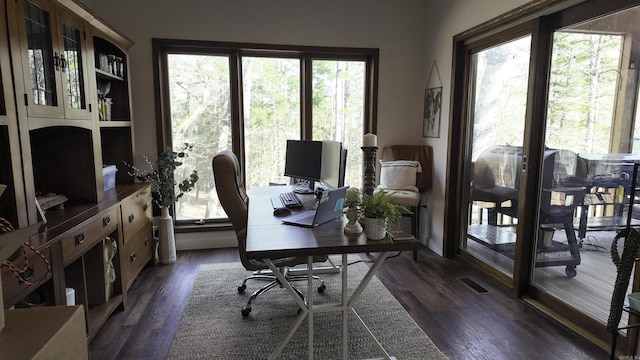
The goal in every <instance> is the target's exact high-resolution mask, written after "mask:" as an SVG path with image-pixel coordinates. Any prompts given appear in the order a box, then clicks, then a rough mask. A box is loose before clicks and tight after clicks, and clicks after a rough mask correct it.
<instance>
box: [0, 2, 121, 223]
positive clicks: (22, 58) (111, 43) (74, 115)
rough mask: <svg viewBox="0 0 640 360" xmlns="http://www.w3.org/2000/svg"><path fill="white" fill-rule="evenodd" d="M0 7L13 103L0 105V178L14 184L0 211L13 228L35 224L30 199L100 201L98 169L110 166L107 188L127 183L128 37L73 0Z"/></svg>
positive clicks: (79, 202)
mask: <svg viewBox="0 0 640 360" xmlns="http://www.w3.org/2000/svg"><path fill="white" fill-rule="evenodd" d="M2 1H5V0H2ZM6 9H7V12H6V14H4V18H5V19H6V22H7V29H8V33H7V34H2V33H0V36H2V35H5V36H7V37H8V40H9V41H8V45H7V44H5V45H7V47H8V49H7V50H8V52H7V53H6V54H8V56H7V58H10V61H8V62H6V66H3V67H6V71H9V75H8V76H7V79H8V80H9V81H8V86H9V88H8V90H9V91H11V93H12V94H11V95H12V96H13V97H12V98H11V99H9V100H11V104H17V106H15V107H14V108H13V109H9V107H8V106H7V110H8V111H7V112H9V111H11V113H12V114H13V116H14V117H15V121H14V122H13V123H12V126H13V128H10V127H9V126H7V127H6V128H5V129H2V128H0V137H4V138H8V140H10V141H11V144H10V145H8V146H7V145H5V149H2V146H3V145H4V144H5V143H0V151H1V152H2V154H3V153H5V152H6V153H7V154H8V155H7V159H8V158H11V159H12V164H11V165H14V164H16V165H15V170H14V171H12V174H10V175H7V176H2V174H1V173H0V184H2V183H4V182H9V180H11V181H12V182H13V183H15V184H16V186H15V189H14V188H10V189H8V190H10V191H11V194H10V195H11V196H14V194H15V196H17V197H18V198H16V201H15V203H13V204H11V205H9V206H7V208H8V209H7V210H8V211H5V212H8V213H10V215H11V220H12V221H14V224H16V225H19V226H20V227H22V226H26V225H28V224H33V223H35V222H37V221H38V220H39V218H40V216H39V212H38V210H37V206H38V204H37V203H36V198H38V197H39V196H44V195H50V194H56V195H62V196H63V197H65V198H67V199H68V202H67V203H66V204H65V205H64V206H76V205H84V204H91V203H97V202H101V201H103V199H104V198H105V189H104V173H103V165H115V166H116V167H117V169H118V172H117V173H116V181H115V182H116V185H118V184H131V183H133V182H134V179H133V178H132V177H131V176H128V174H127V171H126V170H127V169H126V168H125V165H124V163H125V162H127V163H133V158H134V155H133V154H134V145H133V142H134V135H133V119H132V116H131V114H132V112H131V97H130V91H129V88H130V83H129V76H128V75H129V68H128V54H127V51H128V49H129V47H130V46H131V45H132V42H131V41H130V40H129V39H127V38H126V37H125V36H123V35H121V34H120V33H118V32H117V31H116V30H114V29H112V28H110V27H109V26H107V25H106V24H104V23H103V22H102V21H101V20H100V19H98V18H96V17H95V16H94V15H93V14H92V13H91V12H90V11H89V10H87V9H86V8H85V7H84V6H83V5H82V4H81V3H79V2H77V1H75V0H59V1H52V0H11V1H8V2H7V4H6ZM3 30H4V29H2V31H3ZM2 45H3V44H2V43H0V47H1V46H2ZM2 56H5V53H4V52H2ZM105 58H106V59H107V61H106V65H107V66H106V67H103V66H102V65H103V64H102V63H101V60H102V59H105ZM0 59H1V58H0ZM110 60H113V61H110ZM0 65H2V63H0ZM3 70H5V69H3ZM12 77H13V79H14V82H13V83H12V82H11V78H12ZM4 80H5V78H4V76H3V82H4V83H7V81H4ZM107 99H108V103H109V106H108V108H109V110H108V111H107V106H106V105H107ZM107 119H111V121H104V120H107ZM14 128H15V129H14ZM7 144H8V142H7ZM9 155H10V157H9ZM0 161H2V163H3V165H4V163H7V165H9V164H8V160H0ZM22 165H25V166H22ZM3 168H7V167H3ZM0 171H1V170H0ZM16 174H18V176H19V178H15V177H13V176H11V175H16ZM5 178H6V180H5ZM3 181H4V182H3ZM22 194H24V195H22ZM0 206H1V205H0ZM0 210H2V208H1V207H0ZM45 210H46V209H45ZM0 216H2V214H0Z"/></svg>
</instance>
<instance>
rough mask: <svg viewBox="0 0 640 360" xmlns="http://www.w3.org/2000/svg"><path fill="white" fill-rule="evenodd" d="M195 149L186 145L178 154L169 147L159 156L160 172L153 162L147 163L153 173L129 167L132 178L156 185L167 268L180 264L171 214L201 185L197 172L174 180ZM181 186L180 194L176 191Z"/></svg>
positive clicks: (161, 250)
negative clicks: (180, 201) (171, 209)
mask: <svg viewBox="0 0 640 360" xmlns="http://www.w3.org/2000/svg"><path fill="white" fill-rule="evenodd" d="M192 148H193V145H192V144H189V143H185V144H183V145H182V148H181V149H180V150H178V151H174V150H173V149H172V148H171V147H169V146H167V147H166V149H165V151H164V152H163V153H161V154H160V155H158V160H157V162H156V166H157V168H155V167H154V166H153V164H152V163H151V161H149V158H147V157H146V156H145V157H144V160H145V161H146V163H147V165H148V167H149V169H150V170H149V171H143V170H140V169H138V168H136V167H134V166H132V165H129V164H126V163H125V164H126V165H127V166H128V167H129V169H130V171H129V175H131V176H134V177H135V178H136V179H137V180H138V181H141V182H150V183H152V191H154V192H155V193H156V194H157V196H156V197H155V198H154V200H153V201H154V202H155V203H156V205H158V207H159V208H160V219H159V224H158V235H159V238H160V243H159V251H158V252H159V258H160V262H161V263H163V264H171V263H174V262H175V261H176V244H175V235H174V232H173V219H172V217H171V214H170V213H169V208H170V207H171V205H173V204H174V203H175V202H176V201H178V200H179V199H180V198H181V197H182V196H184V194H185V193H187V192H189V191H191V190H192V189H193V188H194V187H195V184H196V182H197V181H198V172H197V171H196V170H193V171H192V172H191V174H190V175H189V177H187V178H186V179H184V180H183V181H182V182H179V183H177V182H176V181H175V179H174V173H175V171H176V169H177V168H178V167H179V166H181V165H182V159H184V158H186V157H188V156H189V154H188V153H187V151H189V150H191V149H192ZM176 185H177V186H178V191H176V189H175V187H176Z"/></svg>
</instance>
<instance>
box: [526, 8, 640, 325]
mask: <svg viewBox="0 0 640 360" xmlns="http://www.w3.org/2000/svg"><path fill="white" fill-rule="evenodd" d="M638 10H639V9H638V8H633V9H629V10H625V11H622V12H617V13H614V14H612V15H609V16H605V17H599V18H596V19H593V20H589V21H586V22H582V23H579V24H576V25H571V26H568V27H563V28H561V29H558V30H555V31H554V32H553V35H552V37H553V38H552V46H551V51H552V55H551V66H550V77H549V89H548V98H547V111H546V121H545V128H546V131H545V137H544V145H543V146H544V149H545V151H544V156H543V166H542V179H541V186H540V187H539V198H540V205H539V223H538V240H537V242H536V243H535V252H534V256H535V259H534V262H533V263H534V264H535V270H534V271H533V277H532V281H531V283H532V285H533V286H534V287H535V289H536V297H538V298H539V299H541V300H542V301H545V302H547V303H552V302H551V301H552V300H551V299H553V303H555V305H552V306H554V307H556V308H558V309H563V311H565V312H566V313H568V314H570V313H576V314H581V315H582V316H584V318H585V320H578V322H582V323H584V324H588V323H590V322H595V323H599V324H603V325H604V324H606V323H607V320H608V318H609V313H610V305H611V300H612V294H613V289H614V285H615V284H616V277H617V270H618V269H617V268H616V265H615V264H614V263H613V261H612V259H611V245H612V242H613V239H614V238H615V236H616V233H617V232H618V231H619V230H621V229H623V228H624V227H625V226H626V225H627V219H628V218H627V216H628V215H629V212H628V211H629V210H631V208H630V207H629V200H630V199H629V193H630V191H631V181H632V176H631V175H632V172H633V163H634V162H637V161H640V155H637V149H636V151H634V152H636V154H633V153H632V150H633V143H634V138H635V136H634V125H633V119H634V116H633V110H634V108H635V107H636V105H635V103H636V102H637V96H638V92H637V88H638V79H637V75H636V69H635V67H636V66H635V60H634V59H638V54H640V47H638V45H637V44H636V43H637V40H634V37H636V36H637V35H635V34H638V33H640V26H638V25H636V22H635V21H628V20H629V19H631V18H635V16H637V14H638ZM636 126H637V125H636ZM631 215H633V216H632V218H631V221H632V225H634V226H636V225H638V224H640V222H639V221H638V220H637V219H636V218H638V215H640V213H638V214H635V212H632V214H631ZM619 250H620V251H621V250H622V248H620V249H619ZM623 291H626V292H631V289H630V288H629V289H623ZM576 318H577V319H580V318H579V317H576ZM627 318H628V314H627V313H626V312H623V318H622V323H621V326H622V325H624V323H625V322H626V319H627ZM623 333H624V332H623Z"/></svg>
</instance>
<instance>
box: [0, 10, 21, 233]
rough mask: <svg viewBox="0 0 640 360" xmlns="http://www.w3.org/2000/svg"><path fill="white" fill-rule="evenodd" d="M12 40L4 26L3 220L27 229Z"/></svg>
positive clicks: (0, 32)
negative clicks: (12, 62) (14, 87)
mask: <svg viewBox="0 0 640 360" xmlns="http://www.w3.org/2000/svg"><path fill="white" fill-rule="evenodd" d="M5 5H6V4H5V0H0V17H1V18H2V19H6V18H7V14H6V12H5V9H6V7H5ZM12 76H13V75H12V72H11V58H10V52H9V37H8V35H7V29H6V26H0V184H2V185H4V186H6V188H5V189H4V191H0V216H1V217H4V218H6V219H7V220H8V221H10V222H11V223H12V224H14V225H17V224H20V225H21V226H26V225H27V209H26V207H25V205H24V204H25V194H24V181H23V178H22V159H21V156H20V137H19V131H18V119H17V113H16V107H15V97H14V91H13V81H12Z"/></svg>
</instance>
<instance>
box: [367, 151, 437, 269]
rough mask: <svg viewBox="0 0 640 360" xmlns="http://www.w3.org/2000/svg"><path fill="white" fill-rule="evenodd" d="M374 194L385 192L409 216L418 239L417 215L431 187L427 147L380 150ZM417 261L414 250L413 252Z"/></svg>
mask: <svg viewBox="0 0 640 360" xmlns="http://www.w3.org/2000/svg"><path fill="white" fill-rule="evenodd" d="M379 169H380V171H379V181H378V186H377V188H376V191H387V192H389V193H390V194H391V199H392V200H393V201H394V202H396V203H398V204H401V205H404V206H406V207H407V208H408V209H409V210H410V211H411V213H407V214H405V215H406V216H409V217H411V232H412V233H413V235H414V236H415V237H416V238H417V239H420V218H421V215H420V212H421V209H422V208H426V196H427V193H428V192H430V191H431V187H432V172H433V149H432V147H431V146H429V145H394V146H389V147H386V148H384V149H383V151H382V159H381V160H380V164H379ZM413 255H414V256H413V257H414V259H417V251H414V252H413Z"/></svg>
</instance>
